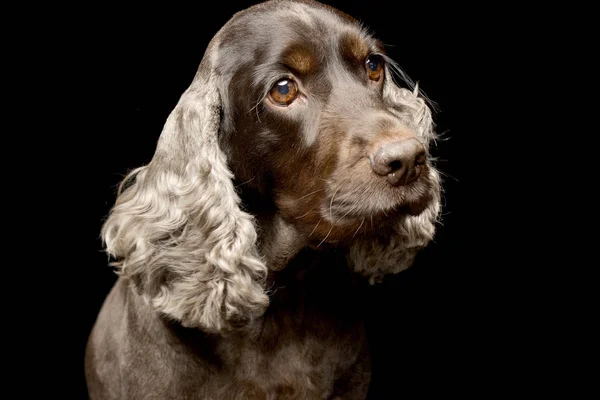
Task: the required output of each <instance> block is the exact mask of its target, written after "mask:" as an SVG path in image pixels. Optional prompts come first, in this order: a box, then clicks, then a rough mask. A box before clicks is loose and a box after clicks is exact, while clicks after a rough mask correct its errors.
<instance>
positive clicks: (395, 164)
mask: <svg viewBox="0 0 600 400" xmlns="http://www.w3.org/2000/svg"><path fill="white" fill-rule="evenodd" d="M388 165H389V166H390V170H391V172H394V171H398V170H399V169H400V168H402V161H400V160H394V161H392V162H391V163H389V164H388Z"/></svg>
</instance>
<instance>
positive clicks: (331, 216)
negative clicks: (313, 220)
mask: <svg viewBox="0 0 600 400" xmlns="http://www.w3.org/2000/svg"><path fill="white" fill-rule="evenodd" d="M341 188H342V185H340V186H338V188H337V189H335V192H333V195H332V196H331V201H330V202H329V219H330V220H331V222H332V223H333V199H334V198H335V194H336V193H337V192H338V190H340V189H341Z"/></svg>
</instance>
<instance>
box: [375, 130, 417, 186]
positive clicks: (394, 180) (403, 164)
mask: <svg viewBox="0 0 600 400" xmlns="http://www.w3.org/2000/svg"><path fill="white" fill-rule="evenodd" d="M370 160H371V168H372V169H373V171H375V173H377V174H378V175H381V176H387V178H386V179H387V181H388V183H389V184H390V185H392V186H401V185H408V184H409V183H411V182H413V181H415V180H416V179H417V178H418V177H419V175H420V174H421V171H422V170H423V166H424V165H425V161H426V153H425V147H423V145H422V144H421V142H419V141H418V140H417V139H416V138H411V139H405V140H402V141H398V142H392V143H387V144H384V145H382V146H381V147H379V148H378V149H377V150H375V152H374V153H373V154H372V155H371V157H370Z"/></svg>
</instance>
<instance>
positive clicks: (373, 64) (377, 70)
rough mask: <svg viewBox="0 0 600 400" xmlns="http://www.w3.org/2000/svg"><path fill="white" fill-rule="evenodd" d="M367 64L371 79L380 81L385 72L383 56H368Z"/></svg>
mask: <svg viewBox="0 0 600 400" xmlns="http://www.w3.org/2000/svg"><path fill="white" fill-rule="evenodd" d="M366 64H367V73H368V74H369V79H370V80H372V81H378V80H379V78H381V75H382V73H383V60H382V59H381V57H379V56H375V55H372V56H369V58H367V61H366Z"/></svg>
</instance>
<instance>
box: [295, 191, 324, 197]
mask: <svg viewBox="0 0 600 400" xmlns="http://www.w3.org/2000/svg"><path fill="white" fill-rule="evenodd" d="M323 190H325V189H319V190H315V191H314V192H311V193H308V194H305V195H304V196H302V197H299V198H297V199H296V200H302V199H304V198H306V197H308V196H312V195H313V194H315V193H319V192H322V191H323Z"/></svg>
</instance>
